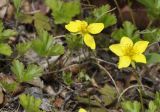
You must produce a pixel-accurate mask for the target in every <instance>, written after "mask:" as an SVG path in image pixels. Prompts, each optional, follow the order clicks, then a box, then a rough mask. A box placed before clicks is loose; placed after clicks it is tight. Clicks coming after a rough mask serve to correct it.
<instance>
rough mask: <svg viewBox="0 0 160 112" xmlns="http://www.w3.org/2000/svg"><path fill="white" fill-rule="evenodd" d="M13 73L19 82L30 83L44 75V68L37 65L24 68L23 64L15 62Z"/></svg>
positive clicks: (12, 68)
mask: <svg viewBox="0 0 160 112" xmlns="http://www.w3.org/2000/svg"><path fill="white" fill-rule="evenodd" d="M11 70H12V72H13V73H14V75H15V76H16V80H17V81H18V82H28V81H31V80H33V79H34V78H36V77H39V76H41V75H42V72H43V70H42V68H41V67H39V66H37V65H33V64H31V65H28V66H27V68H26V69H25V68H24V65H23V63H22V62H20V61H18V60H14V61H13V63H12V67H11Z"/></svg>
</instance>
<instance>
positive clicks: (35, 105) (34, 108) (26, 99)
mask: <svg viewBox="0 0 160 112" xmlns="http://www.w3.org/2000/svg"><path fill="white" fill-rule="evenodd" d="M19 99H20V104H21V105H22V106H23V108H24V109H25V111H26V112H42V111H41V110H40V109H39V107H40V104H41V103H42V100H41V99H39V98H35V97H33V96H31V95H26V94H22V95H20V96H19Z"/></svg>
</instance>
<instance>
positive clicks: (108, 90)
mask: <svg viewBox="0 0 160 112" xmlns="http://www.w3.org/2000/svg"><path fill="white" fill-rule="evenodd" d="M99 92H100V93H101V94H102V95H101V98H102V101H103V102H104V103H105V105H109V104H111V103H113V101H114V100H115V99H116V90H115V89H114V88H113V87H112V86H109V85H108V84H105V86H104V87H102V88H101V89H100V90H99Z"/></svg>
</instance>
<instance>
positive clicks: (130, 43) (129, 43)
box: [120, 37, 133, 47]
mask: <svg viewBox="0 0 160 112" xmlns="http://www.w3.org/2000/svg"><path fill="white" fill-rule="evenodd" d="M120 44H121V45H122V46H124V47H132V46H133V41H132V40H131V39H130V38H128V37H122V39H121V42H120Z"/></svg>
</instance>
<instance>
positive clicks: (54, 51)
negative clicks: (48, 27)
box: [48, 44, 64, 56]
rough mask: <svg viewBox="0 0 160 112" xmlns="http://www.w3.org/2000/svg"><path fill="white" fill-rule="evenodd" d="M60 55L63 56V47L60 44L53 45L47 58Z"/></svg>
mask: <svg viewBox="0 0 160 112" xmlns="http://www.w3.org/2000/svg"><path fill="white" fill-rule="evenodd" d="M62 54H64V47H63V46H62V45H60V44H55V45H53V46H52V48H51V49H50V51H49V53H48V55H49V56H57V55H62Z"/></svg>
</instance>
